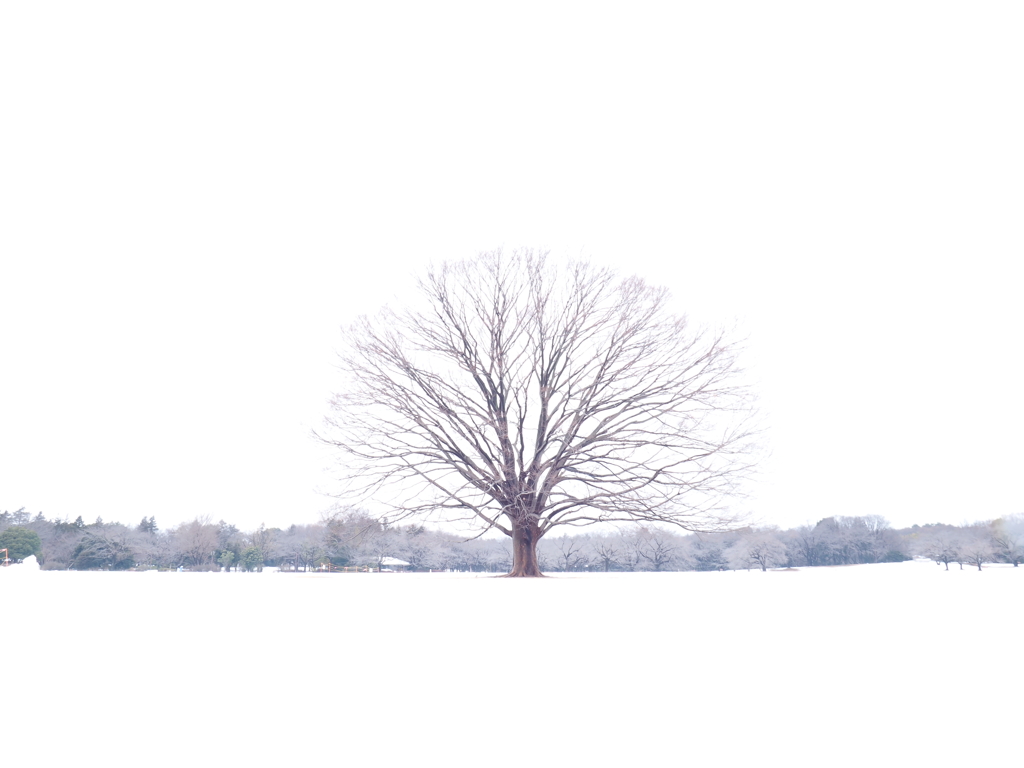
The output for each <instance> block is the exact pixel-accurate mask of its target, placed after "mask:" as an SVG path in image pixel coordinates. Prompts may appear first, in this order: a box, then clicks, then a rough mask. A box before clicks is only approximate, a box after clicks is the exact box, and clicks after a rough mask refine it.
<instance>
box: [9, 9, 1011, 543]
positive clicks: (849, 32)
mask: <svg viewBox="0 0 1024 768" xmlns="http://www.w3.org/2000/svg"><path fill="white" fill-rule="evenodd" d="M1022 13H1024V12H1022V10H1021V6H1020V4H1019V3H1011V2H1003V3H1000V2H984V1H982V0H972V2H944V3H936V2H900V1H899V0H885V2H859V3H842V4H839V3H815V2H773V3H756V2H722V3H664V4H644V3H629V4H628V5H627V4H620V5H614V4H600V3H557V2H544V3H522V2H520V3H515V4H508V5H505V6H497V5H494V4H484V5H481V4H470V3H466V4H451V3H426V4H416V3H373V4H370V3H364V4H355V3H328V2H321V3H316V2H298V1H296V0H293V1H291V2H287V3H284V2H278V3H274V2H248V3H241V2H217V0H203V1H202V2H175V3H163V4H154V3H132V2H121V3H113V2H91V3H59V2H46V1H45V0H33V1H32V2H17V1H12V2H5V3H3V4H2V6H0V110H2V112H0V115H2V117H0V509H8V510H14V509H17V508H19V507H21V506H25V507H27V508H28V510H29V511H31V512H32V513H35V512H37V511H42V512H43V513H44V514H45V515H46V516H47V517H50V518H53V517H68V518H71V519H74V518H75V517H76V516H78V515H81V516H82V517H83V518H85V519H86V521H87V522H91V521H92V520H93V519H94V518H95V517H96V516H102V517H103V518H104V519H105V520H107V521H111V520H118V521H121V522H124V523H128V524H133V523H137V522H138V520H139V519H141V518H142V517H143V516H148V515H155V517H156V519H157V522H158V524H159V525H161V526H162V527H169V526H171V525H174V524H176V523H177V522H180V521H183V520H187V519H191V518H193V517H195V516H197V515H210V516H211V517H212V518H213V519H214V520H217V519H220V518H223V519H226V520H228V521H230V522H234V523H235V524H237V525H239V527H242V528H251V527H254V526H256V525H258V524H259V523H260V522H266V523H267V524H268V525H285V524H287V523H291V522H312V521H314V520H316V519H317V518H318V516H319V514H320V513H321V511H323V510H324V509H325V508H327V507H328V506H329V505H330V503H331V501H330V499H328V498H325V497H324V496H322V495H320V494H318V492H317V491H318V489H329V488H330V486H331V483H330V476H329V474H327V473H325V472H324V471H323V468H324V466H325V465H326V464H327V463H328V460H329V457H327V456H326V455H325V454H324V453H323V452H322V450H321V449H320V448H318V447H317V446H316V445H315V444H314V443H313V442H312V441H311V440H310V438H309V432H310V430H311V429H312V428H313V427H315V426H317V425H318V424H319V422H320V420H321V419H322V417H323V415H324V414H325V412H326V400H327V398H328V396H329V395H330V393H331V391H332V388H333V386H334V383H335V379H334V375H333V374H334V370H333V368H332V365H333V362H334V350H335V348H336V346H337V344H338V343H339V336H338V328H339V326H341V325H344V324H347V323H349V322H350V321H351V320H352V319H353V318H354V317H355V316H356V315H358V314H360V313H365V312H372V311H375V310H376V309H377V308H378V307H380V306H381V305H382V304H383V303H385V302H388V301H390V300H392V299H393V297H394V296H395V295H396V294H397V293H400V292H402V291H403V290H405V287H406V286H408V285H409V284H410V283H411V280H412V278H413V276H414V275H416V274H418V273H419V272H421V271H422V269H423V268H424V267H425V266H426V265H427V264H428V263H429V262H430V261H431V260H434V261H438V260H442V259H450V258H455V259H457V258H465V257H469V256H472V255H474V254H475V253H477V252H478V251H481V250H486V249H491V248H494V247H497V246H501V245H505V246H509V247H511V246H517V245H526V246H539V247H546V248H550V249H552V251H553V252H554V253H556V254H558V255H566V254H568V255H579V254H581V253H583V254H586V255H588V256H589V257H591V258H592V259H594V260H595V261H597V262H599V263H602V264H608V265H612V266H615V267H617V268H619V269H620V270H622V271H623V272H625V273H632V272H635V273H637V274H640V275H641V276H643V277H645V278H647V279H648V280H650V281H651V282H653V283H656V284H663V285H667V286H669V287H670V288H671V289H672V291H673V293H674V296H675V297H676V299H677V301H678V306H679V307H680V309H682V310H685V311H687V312H688V313H689V314H690V316H691V317H692V318H693V319H694V320H695V321H697V322H703V323H714V324H718V323H730V324H735V325H736V326H737V328H738V329H739V331H740V332H741V333H742V334H745V335H746V336H748V337H749V351H748V356H747V363H748V365H749V367H750V368H751V369H752V371H753V373H754V374H755V375H756V376H757V378H758V379H759V381H760V382H761V384H760V391H761V399H762V407H763V408H764V409H765V412H766V414H767V416H768V420H769V424H770V427H771V432H770V437H771V448H772V457H771V459H770V460H769V461H768V462H766V464H765V467H764V470H765V471H764V478H763V481H762V483H761V484H760V486H758V487H757V488H756V489H755V492H754V495H753V496H752V498H751V499H750V500H749V502H747V507H748V508H749V510H750V511H751V512H753V513H754V514H757V515H759V516H761V517H762V518H763V519H764V520H765V521H766V522H774V523H776V524H779V525H782V526H786V527H788V526H791V525H798V524H801V523H804V522H814V521H816V520H817V519H819V518H820V517H823V516H826V515H831V514H840V515H854V514H882V515H884V516H886V517H887V518H888V519H889V520H890V521H891V522H892V523H894V524H895V525H898V526H901V525H909V524H912V523H927V522H938V521H944V522H951V523H961V522H964V521H973V520H977V519H987V518H992V517H996V516H999V515H1002V514H1006V513H1012V512H1020V511H1021V505H1020V501H1019V498H1020V481H1019V467H1020V465H1021V459H1022V449H1021V442H1020V439H1019V435H1020V434H1021V432H1022V430H1024V411H1022V406H1021V399H1020V392H1021V375H1020V363H1019V353H1020V330H1021V328H1022V327H1024V309H1022V306H1024V302H1022V301H1021V300H1020V284H1021V282H1020V278H1019V275H1018V274H1017V271H1018V262H1019V261H1020V256H1021V253H1022V249H1021V246H1022V239H1024V238H1022V226H1021V211H1022V210H1024V199H1022V198H1024V193H1022V189H1024V187H1022V184H1021V179H1022V178H1024V142H1022V141H1021V136H1024V100H1022V99H1021V98H1020V96H1021V93H1022V92H1024V87H1022V86H1024V83H1022V80H1024V46H1022V45H1021V42H1020V41H1021V40H1022V39H1024V25H1022V23H1021V22H1022Z"/></svg>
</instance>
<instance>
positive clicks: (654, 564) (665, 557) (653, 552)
mask: <svg viewBox="0 0 1024 768" xmlns="http://www.w3.org/2000/svg"><path fill="white" fill-rule="evenodd" d="M637 542H638V547H637V551H638V552H639V554H640V557H642V558H643V559H644V560H646V561H647V562H648V563H650V566H651V570H652V571H663V570H666V569H667V568H668V567H669V566H670V565H671V564H672V563H673V561H674V560H675V559H676V550H678V548H679V547H678V546H677V544H676V543H675V542H674V541H672V539H671V538H670V537H669V536H667V535H666V534H664V533H662V532H661V531H643V532H642V533H641V535H640V536H639V537H638V539H637Z"/></svg>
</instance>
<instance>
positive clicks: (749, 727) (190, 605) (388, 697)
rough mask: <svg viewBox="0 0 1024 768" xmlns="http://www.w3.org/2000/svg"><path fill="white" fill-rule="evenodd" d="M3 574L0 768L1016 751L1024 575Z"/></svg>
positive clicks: (795, 759)
mask: <svg viewBox="0 0 1024 768" xmlns="http://www.w3.org/2000/svg"><path fill="white" fill-rule="evenodd" d="M952 568H953V569H952V570H950V571H948V572H947V571H945V570H944V569H943V568H941V567H937V566H935V565H934V564H932V563H930V562H922V561H916V562H909V563H896V564H883V565H861V566H849V567H836V568H818V569H802V570H798V571H770V572H768V573H760V572H754V571H751V572H747V571H735V572H723V573H718V572H716V573H667V574H654V573H646V574H645V573H638V574H581V575H557V576H555V577H553V578H548V579H537V580H509V579H496V578H487V577H482V576H477V575H475V574H350V575H332V576H326V575H320V574H309V575H304V574H297V575H295V574H278V573H263V574H207V573H196V574H191V573H160V574H158V573H88V572H87V573H71V572H53V571H43V572H40V571H29V570H27V569H25V568H22V567H19V566H15V567H11V568H9V569H6V570H4V571H3V572H0V603H2V609H3V620H4V629H3V636H2V649H3V654H2V656H3V664H4V667H3V672H2V673H0V685H2V687H3V692H4V693H3V697H2V699H0V713H2V720H0V729H2V733H3V736H2V738H0V742H2V747H3V752H4V754H3V757H4V763H5V764H35V765H65V764H79V765H82V764H92V765H124V766H128V765H139V766H163V765H167V766H172V765H188V766H216V765H246V766H248V765H286V764H287V765H356V764H358V765H371V764H372V765H375V766H411V765H443V766H453V767H459V766H506V765H522V766H560V767H563V768H564V767H566V766H581V765H593V766H634V765H654V764H657V765H717V766H747V765H788V766H798V767H800V766H819V765H829V766H832V765H869V764H870V765H926V764H929V765H956V764H977V765H1008V764H1010V765H1012V764H1017V765H1020V764H1024V744H1022V741H1024V737H1022V736H1021V733H1022V730H1024V729H1022V727H1021V726H1022V720H1024V718H1022V713H1024V698H1022V695H1024V671H1022V652H1021V630H1022V629H1024V612H1022V599H1021V598H1022V596H1024V568H1016V569H1014V568H1012V567H1008V566H996V565H993V566H987V567H986V568H985V570H984V571H982V572H979V571H978V570H977V569H976V568H975V569H965V570H963V571H961V570H959V568H958V567H957V566H955V565H954V566H953V567H952Z"/></svg>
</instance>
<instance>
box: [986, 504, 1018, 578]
mask: <svg viewBox="0 0 1024 768" xmlns="http://www.w3.org/2000/svg"><path fill="white" fill-rule="evenodd" d="M992 546H993V549H994V551H995V554H996V556H997V557H998V558H999V559H1000V560H1002V561H1003V562H1004V563H1012V564H1013V567H1014V568H1017V567H1018V566H1020V564H1021V563H1022V562H1024V515H1010V516H1009V517H1006V518H1000V519H998V520H993V521H992Z"/></svg>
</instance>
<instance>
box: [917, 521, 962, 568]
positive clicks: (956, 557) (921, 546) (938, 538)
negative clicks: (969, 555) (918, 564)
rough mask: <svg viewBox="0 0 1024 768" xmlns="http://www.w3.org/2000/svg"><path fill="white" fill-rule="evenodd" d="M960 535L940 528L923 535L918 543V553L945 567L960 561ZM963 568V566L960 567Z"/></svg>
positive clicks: (952, 530) (954, 531)
mask: <svg viewBox="0 0 1024 768" xmlns="http://www.w3.org/2000/svg"><path fill="white" fill-rule="evenodd" d="M962 539H963V536H962V533H961V532H960V531H959V530H958V529H956V528H952V527H941V528H936V529H934V530H931V531H928V532H927V533H925V534H924V535H923V537H922V539H921V540H920V542H919V543H918V551H919V552H920V553H921V554H922V555H924V556H925V557H927V558H928V559H929V560H934V561H935V562H936V564H942V565H944V566H946V570H947V571H948V570H949V564H950V563H958V562H962V561H961V557H962V556H961V554H960V552H961V549H962ZM960 567H961V568H963V565H962V564H961V565H960Z"/></svg>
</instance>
